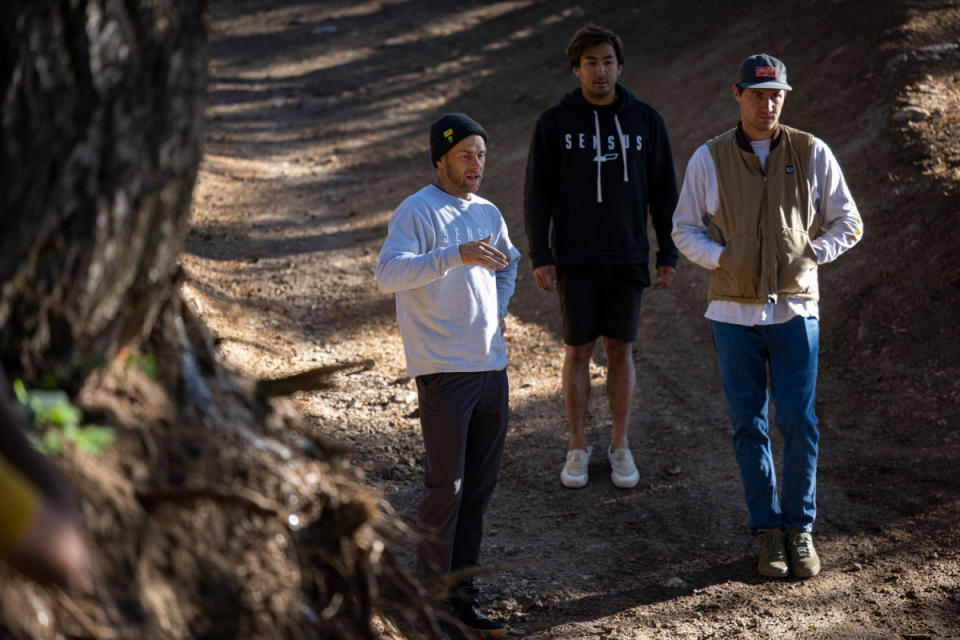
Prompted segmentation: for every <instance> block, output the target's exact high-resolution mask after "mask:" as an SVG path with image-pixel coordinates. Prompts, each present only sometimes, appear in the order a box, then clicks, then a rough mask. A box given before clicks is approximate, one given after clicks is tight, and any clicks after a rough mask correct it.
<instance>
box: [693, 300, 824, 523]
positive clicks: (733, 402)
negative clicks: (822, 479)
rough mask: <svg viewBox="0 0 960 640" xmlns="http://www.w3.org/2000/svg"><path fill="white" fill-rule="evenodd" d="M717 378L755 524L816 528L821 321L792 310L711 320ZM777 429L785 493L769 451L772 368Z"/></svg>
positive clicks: (748, 506)
mask: <svg viewBox="0 0 960 640" xmlns="http://www.w3.org/2000/svg"><path fill="white" fill-rule="evenodd" d="M710 330H711V332H712V334H713V346H714V348H715V349H716V351H717V360H718V362H719V365H720V379H721V381H722V382H723V393H724V395H725V396H726V399H727V415H728V416H729V417H730V422H731V424H732V425H733V449H734V452H735V453H736V456H737V465H738V466H739V467H740V479H741V481H742V482H743V489H744V494H745V495H746V499H747V509H748V510H749V512H750V521H749V525H750V528H751V529H753V530H754V531H756V530H761V529H783V530H789V529H791V528H793V527H800V528H801V529H803V530H804V531H810V530H811V529H812V528H813V521H814V518H815V517H816V515H817V504H816V501H817V442H818V440H819V437H820V434H819V431H818V430H817V416H816V414H815V413H814V410H813V401H814V395H815V392H816V386H817V354H818V352H819V338H820V325H819V323H818V321H817V319H816V318H803V317H799V316H798V317H795V318H793V319H792V320H790V321H789V322H784V323H782V324H773V325H757V326H751V327H746V326H741V325H735V324H727V323H724V322H716V321H711V322H710ZM768 366H769V370H770V387H769V388H770V391H771V392H772V394H773V404H774V407H775V415H776V423H777V428H778V429H779V430H780V433H781V434H782V435H783V469H782V482H783V486H782V490H781V492H780V493H781V496H782V497H781V498H779V499H778V495H777V474H776V470H775V469H774V462H773V453H772V452H771V450H770V437H769V433H768V432H769V423H768V422H767V405H768V391H767V368H768Z"/></svg>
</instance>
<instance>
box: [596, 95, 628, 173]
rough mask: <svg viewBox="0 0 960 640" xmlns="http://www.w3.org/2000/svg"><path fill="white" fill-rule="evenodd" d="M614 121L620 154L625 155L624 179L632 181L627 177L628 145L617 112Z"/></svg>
mask: <svg viewBox="0 0 960 640" xmlns="http://www.w3.org/2000/svg"><path fill="white" fill-rule="evenodd" d="M594 113H596V112H594ZM613 123H614V124H615V125H617V139H618V140H620V154H621V155H622V156H623V181H624V182H630V179H629V178H628V177H627V145H625V144H624V143H623V129H621V128H620V118H618V117H617V114H613Z"/></svg>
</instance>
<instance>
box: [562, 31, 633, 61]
mask: <svg viewBox="0 0 960 640" xmlns="http://www.w3.org/2000/svg"><path fill="white" fill-rule="evenodd" d="M598 44H609V45H610V46H612V47H613V51H614V53H616V54H617V64H619V65H621V66H622V65H623V41H622V40H620V36H618V35H617V34H615V33H614V32H613V31H610V29H605V28H604V27H601V26H599V25H596V24H593V23H592V22H590V23H588V24H585V25H583V26H582V27H580V29H579V30H578V31H577V32H576V33H575V34H573V38H571V40H570V42H569V44H567V58H569V59H570V68H571V69H575V68H576V67H579V66H580V57H581V56H582V55H583V52H584V51H586V50H587V49H589V48H590V47H593V46H596V45H598Z"/></svg>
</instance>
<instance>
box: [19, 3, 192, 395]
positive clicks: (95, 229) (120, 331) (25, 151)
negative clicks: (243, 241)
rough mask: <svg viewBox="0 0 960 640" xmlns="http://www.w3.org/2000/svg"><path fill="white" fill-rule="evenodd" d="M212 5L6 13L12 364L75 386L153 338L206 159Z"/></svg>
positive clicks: (39, 7) (46, 6)
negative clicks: (81, 376) (99, 365)
mask: <svg viewBox="0 0 960 640" xmlns="http://www.w3.org/2000/svg"><path fill="white" fill-rule="evenodd" d="M204 9H205V2H203V1H202V0H126V1H121V0H59V1H54V0H39V1H38V0H14V1H11V0H6V1H5V2H4V3H3V7H2V9H0V97H2V100H3V102H2V110H3V111H2V130H0V225H2V226H0V360H2V362H3V363H4V365H5V366H6V367H7V368H8V370H9V371H11V372H12V373H15V374H18V375H23V376H24V377H26V378H28V379H36V378H38V377H40V376H46V375H51V374H52V375H55V376H57V377H58V378H59V380H60V381H61V383H63V381H64V380H65V379H66V378H69V377H70V376H71V375H72V374H73V373H74V372H75V371H77V370H78V369H81V368H83V367H84V366H85V365H87V364H91V363H95V362H97V361H102V360H104V359H109V358H110V357H112V356H113V354H114V353H115V352H116V351H117V350H118V349H119V348H120V347H122V346H123V345H125V344H127V343H128V342H130V341H131V340H133V339H135V338H137V337H138V336H142V335H144V334H145V332H148V331H149V330H150V328H151V327H152V325H153V323H154V320H155V318H156V316H157V314H158V312H159V310H160V308H161V306H162V305H163V304H164V302H165V301H166V300H167V299H168V298H169V296H170V295H171V294H172V293H173V291H174V278H173V273H174V271H175V269H176V260H177V254H178V252H179V251H180V249H181V247H182V245H183V241H184V235H185V233H186V227H187V218H188V213H189V202H190V195H191V192H192V189H193V184H194V180H195V176H196V169H197V163H198V160H199V157H200V143H201V132H202V124H203V112H204V110H203V103H204V100H205V82H206V31H205V22H204Z"/></svg>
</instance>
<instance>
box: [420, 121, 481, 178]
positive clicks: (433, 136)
mask: <svg viewBox="0 0 960 640" xmlns="http://www.w3.org/2000/svg"><path fill="white" fill-rule="evenodd" d="M473 135H477V136H480V137H481V138H483V141H484V142H486V141H487V132H486V131H484V130H483V127H481V126H480V125H479V124H478V123H477V122H476V121H474V120H472V119H470V118H469V117H467V116H466V115H464V114H462V113H445V114H443V116H442V117H441V118H440V119H439V120H437V121H436V122H434V123H433V124H432V125H430V159H431V160H433V166H437V160H439V159H440V158H442V157H443V155H444V154H445V153H446V152H447V151H450V149H452V148H453V147H454V145H456V144H457V143H458V142H460V141H461V140H463V139H464V138H466V137H467V136H473Z"/></svg>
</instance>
